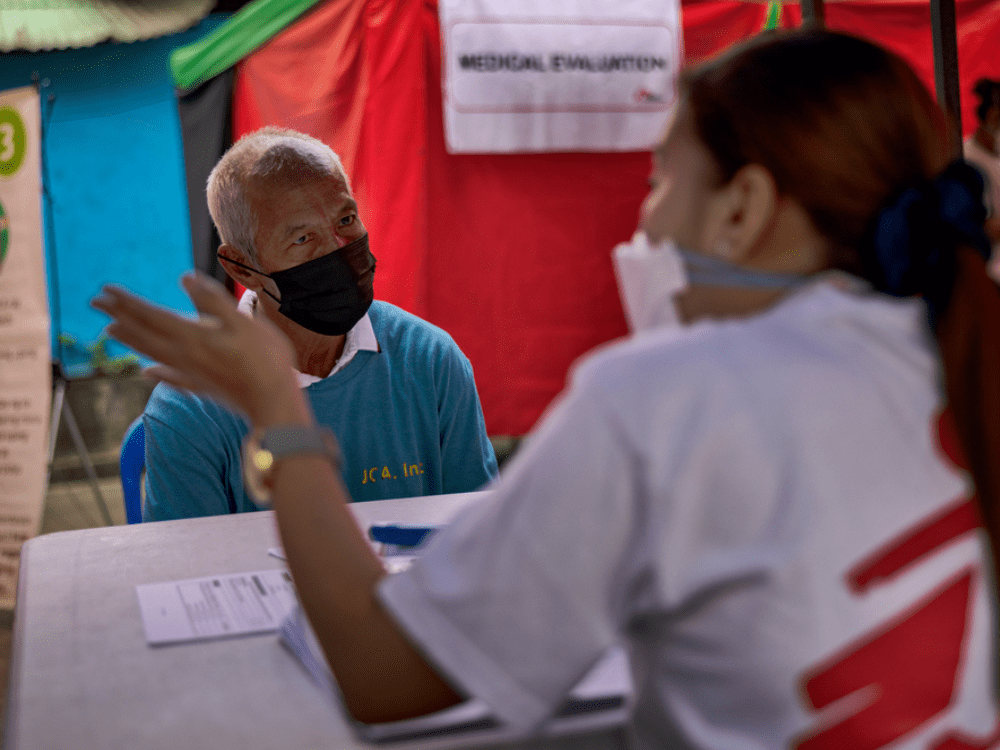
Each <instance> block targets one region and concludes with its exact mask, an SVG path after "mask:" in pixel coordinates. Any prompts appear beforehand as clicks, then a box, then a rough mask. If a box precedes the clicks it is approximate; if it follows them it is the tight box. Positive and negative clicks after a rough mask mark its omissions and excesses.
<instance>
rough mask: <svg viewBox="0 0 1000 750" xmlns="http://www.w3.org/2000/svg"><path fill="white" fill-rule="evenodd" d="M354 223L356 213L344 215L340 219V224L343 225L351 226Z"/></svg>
mask: <svg viewBox="0 0 1000 750" xmlns="http://www.w3.org/2000/svg"><path fill="white" fill-rule="evenodd" d="M353 223H354V214H351V215H350V216H344V217H343V218H341V220H340V226H342V227H349V226H351V224H353Z"/></svg>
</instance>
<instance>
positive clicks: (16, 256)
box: [0, 86, 52, 608]
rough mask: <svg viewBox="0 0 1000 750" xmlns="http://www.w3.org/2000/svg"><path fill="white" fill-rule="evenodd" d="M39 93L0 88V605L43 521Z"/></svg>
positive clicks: (44, 356) (46, 385) (45, 311)
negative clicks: (23, 552)
mask: <svg viewBox="0 0 1000 750" xmlns="http://www.w3.org/2000/svg"><path fill="white" fill-rule="evenodd" d="M40 133H41V126H40V117H39V104H38V92H37V91H36V90H35V89H34V88H32V87H30V86H29V87H26V88H18V89H10V90H7V91H0V607H5V608H9V607H12V606H13V605H14V596H15V594H16V590H17V569H18V559H19V556H20V553H21V544H22V543H23V542H25V541H27V540H28V539H30V538H31V537H33V536H34V535H35V534H37V533H38V528H39V525H40V523H41V515H42V503H43V501H44V498H45V481H46V462H47V461H48V441H47V437H48V422H49V409H50V401H51V398H52V385H51V364H50V354H49V308H48V295H47V294H46V288H45V254H44V245H43V242H42V203H41V197H42V194H41V169H40V164H41V152H40V144H39V139H40Z"/></svg>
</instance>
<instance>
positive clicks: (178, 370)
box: [91, 274, 309, 427]
mask: <svg viewBox="0 0 1000 750" xmlns="http://www.w3.org/2000/svg"><path fill="white" fill-rule="evenodd" d="M181 283H182V285H183V287H184V290H185V291H186V292H187V294H188V296H189V297H190V298H191V301H192V302H193V303H194V306H195V309H197V310H198V318H197V319H196V320H195V319H191V318H185V317H182V316H180V315H178V314H176V313H174V312H173V311H171V310H167V309H164V308H162V307H158V306H155V305H152V304H150V303H149V302H147V301H146V300H144V299H142V298H140V297H137V296H135V295H134V294H131V293H129V292H126V291H125V290H124V289H121V288H119V287H114V286H105V287H104V288H103V289H102V290H101V295H100V296H98V297H95V298H94V299H93V300H92V302H91V305H92V306H93V307H95V308H96V309H98V310H100V311H102V312H104V313H106V314H107V315H108V316H110V317H111V318H112V322H111V324H110V325H108V328H107V333H108V335H109V336H111V337H112V338H114V339H117V340H118V341H120V342H122V343H123V344H125V345H126V346H128V347H131V348H132V349H135V350H136V351H138V352H141V353H143V354H145V355H146V356H148V357H150V358H151V359H154V360H156V361H157V362H159V363H160V364H158V365H155V366H153V367H151V368H149V369H148V370H147V374H148V375H150V376H151V377H154V378H156V379H158V380H163V381H165V382H167V383H170V384H171V385H174V386H177V387H179V388H183V389H186V390H189V391H196V392H199V393H204V394H206V395H209V396H213V397H215V398H218V399H221V400H223V401H225V402H226V403H228V404H229V405H231V406H233V407H235V408H236V409H238V410H240V411H242V412H243V413H244V414H246V415H247V416H248V417H249V418H250V420H251V422H253V424H254V425H255V426H257V427H266V426H268V425H271V424H287V423H290V422H297V421H301V420H303V419H306V420H308V419H309V412H308V408H307V407H306V405H305V402H304V400H303V398H302V395H301V392H300V390H299V388H298V385H297V384H296V380H295V373H294V370H293V369H292V364H293V362H294V351H293V349H292V345H291V343H290V342H289V341H288V339H287V338H285V336H284V334H283V333H281V331H280V330H278V328H277V327H276V326H275V325H274V324H273V323H271V322H270V321H268V320H267V319H266V318H263V317H256V318H252V317H250V316H247V315H243V314H242V313H240V312H239V311H238V310H237V309H236V301H235V300H234V299H233V298H232V296H231V295H230V294H229V293H228V292H227V291H226V289H225V287H223V286H222V285H221V284H219V283H218V282H217V281H215V279H211V278H209V277H207V276H204V275H202V274H188V275H186V276H184V277H183V278H182V280H181Z"/></svg>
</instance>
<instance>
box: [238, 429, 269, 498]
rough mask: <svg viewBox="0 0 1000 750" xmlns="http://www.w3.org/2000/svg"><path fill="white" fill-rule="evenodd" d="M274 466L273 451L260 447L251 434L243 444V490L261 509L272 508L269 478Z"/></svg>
mask: <svg viewBox="0 0 1000 750" xmlns="http://www.w3.org/2000/svg"><path fill="white" fill-rule="evenodd" d="M273 466H274V456H273V455H272V454H271V451H269V450H267V449H266V448H261V447H260V442H259V441H258V440H257V439H256V436H255V435H254V434H253V433H251V434H250V435H248V436H247V439H246V440H245V441H244V443H243V488H244V489H245V490H246V493H247V495H249V497H250V499H251V500H253V501H254V503H255V504H256V505H257V506H258V507H261V508H268V507H270V506H271V490H270V489H269V488H268V487H267V477H268V475H269V474H270V472H271V468H272V467H273Z"/></svg>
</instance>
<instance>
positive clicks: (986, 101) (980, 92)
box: [972, 78, 1000, 122]
mask: <svg viewBox="0 0 1000 750" xmlns="http://www.w3.org/2000/svg"><path fill="white" fill-rule="evenodd" d="M972 90H973V91H974V92H975V94H976V96H978V97H979V106H978V107H976V117H978V118H979V122H986V116H987V115H988V114H989V113H990V110H991V109H993V108H994V107H1000V81H991V80H990V79H989V78H980V79H979V80H978V81H976V85H975V86H973V87H972Z"/></svg>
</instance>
